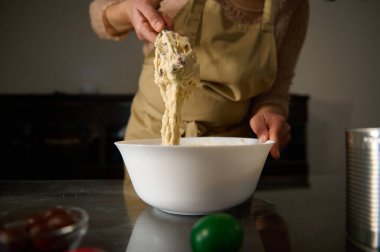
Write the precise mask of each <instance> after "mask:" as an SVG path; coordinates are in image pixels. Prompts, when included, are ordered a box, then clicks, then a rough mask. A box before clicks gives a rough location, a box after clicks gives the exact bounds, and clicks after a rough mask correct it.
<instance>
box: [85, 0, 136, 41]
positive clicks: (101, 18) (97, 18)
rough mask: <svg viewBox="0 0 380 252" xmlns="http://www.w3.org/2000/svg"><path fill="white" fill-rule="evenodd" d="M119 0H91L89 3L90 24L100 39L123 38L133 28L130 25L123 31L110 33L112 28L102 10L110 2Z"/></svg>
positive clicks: (113, 2)
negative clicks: (115, 33) (129, 27)
mask: <svg viewBox="0 0 380 252" xmlns="http://www.w3.org/2000/svg"><path fill="white" fill-rule="evenodd" d="M120 1H121V0H93V1H92V2H91V4H90V8H89V13H90V20H91V26H92V29H93V30H94V32H95V33H96V34H97V35H98V36H99V37H100V38H102V39H111V40H116V41H119V40H121V39H123V38H124V37H125V36H126V35H127V34H128V32H129V31H130V30H131V29H132V28H133V27H132V25H131V29H129V30H128V31H126V32H124V33H120V34H117V35H112V34H114V33H112V32H111V31H112V30H113V28H112V27H111V26H110V24H109V23H108V21H107V18H106V16H105V15H104V11H105V10H106V9H107V7H109V6H110V5H112V4H115V3H117V2H120Z"/></svg>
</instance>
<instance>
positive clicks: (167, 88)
mask: <svg viewBox="0 0 380 252" xmlns="http://www.w3.org/2000/svg"><path fill="white" fill-rule="evenodd" d="M154 45H155V48H156V49H155V58H154V61H153V63H154V80H155V83H156V85H158V86H159V88H160V92H161V96H162V98H163V100H164V103H165V112H164V115H163V117H162V128H161V137H162V145H178V144H179V142H180V137H181V134H180V126H181V109H182V105H183V102H184V100H185V99H186V98H187V97H188V96H189V94H190V93H191V92H192V90H193V89H194V88H195V86H196V85H197V84H198V83H199V64H198V63H197V58H196V55H195V52H194V51H193V50H192V48H191V45H190V42H189V39H188V38H187V37H185V36H181V35H179V34H177V33H175V32H173V31H167V30H164V31H162V32H160V33H159V34H158V36H157V39H156V41H155V43H154Z"/></svg>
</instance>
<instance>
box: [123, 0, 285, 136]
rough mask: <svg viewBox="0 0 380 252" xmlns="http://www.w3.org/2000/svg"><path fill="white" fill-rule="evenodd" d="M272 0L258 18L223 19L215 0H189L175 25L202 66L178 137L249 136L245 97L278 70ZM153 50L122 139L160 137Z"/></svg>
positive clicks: (267, 86)
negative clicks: (249, 21)
mask: <svg viewBox="0 0 380 252" xmlns="http://www.w3.org/2000/svg"><path fill="white" fill-rule="evenodd" d="M273 21H274V0H266V1H265V4H264V10H263V16H262V19H261V22H259V23H256V24H243V23H237V22H233V21H231V20H229V19H227V18H226V17H225V15H224V13H223V9H222V7H221V5H220V4H219V3H217V2H216V1H215V0H189V1H188V3H187V4H186V5H185V7H184V8H183V9H182V10H181V11H180V12H179V13H178V15H177V16H176V17H175V19H174V23H175V27H174V30H175V31H177V32H180V33H181V34H183V35H186V36H188V37H189V38H190V41H191V42H192V46H193V48H194V49H195V51H196V54H197V58H198V62H199V64H200V66H201V72H200V78H201V83H200V86H199V87H197V88H196V89H195V91H194V92H193V94H192V95H191V96H190V97H189V99H188V100H186V101H185V102H184V105H183V109H182V121H183V123H182V127H181V135H182V136H210V135H213V136H250V135H251V130H250V127H249V120H248V119H249V118H248V116H249V113H250V99H251V98H252V97H255V96H257V95H259V94H261V93H263V92H265V91H267V90H269V89H270V87H271V86H272V84H273V81H274V78H275V75H276V71H277V56H276V45H275V38H274V25H273V23H274V22H273ZM153 57H154V51H152V52H151V53H150V54H149V55H147V56H146V58H145V61H144V65H143V69H142V73H141V76H140V81H139V91H138V92H137V94H136V96H135V98H134V101H133V104H132V109H131V117H130V120H129V122H128V127H127V130H126V135H125V138H126V139H139V138H159V137H160V130H161V119H162V115H163V113H164V111H165V107H164V102H163V100H162V97H161V94H160V91H159V88H158V87H157V86H156V85H155V83H154V67H153Z"/></svg>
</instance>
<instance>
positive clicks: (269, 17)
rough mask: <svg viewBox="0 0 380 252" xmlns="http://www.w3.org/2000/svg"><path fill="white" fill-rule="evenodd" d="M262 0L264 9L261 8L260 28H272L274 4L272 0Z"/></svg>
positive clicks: (264, 29) (267, 29)
mask: <svg viewBox="0 0 380 252" xmlns="http://www.w3.org/2000/svg"><path fill="white" fill-rule="evenodd" d="M264 1H265V3H264V10H263V17H262V20H261V30H263V31H269V30H272V29H273V24H274V11H275V4H274V0H264Z"/></svg>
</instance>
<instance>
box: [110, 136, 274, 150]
mask: <svg viewBox="0 0 380 252" xmlns="http://www.w3.org/2000/svg"><path fill="white" fill-rule="evenodd" d="M181 139H188V140H192V139H218V140H223V139H235V140H242V141H249V142H244V143H243V144H225V145H214V144H211V145H207V144H205V145H181V144H179V145H161V138H146V139H129V140H121V141H116V142H114V144H115V145H116V146H133V147H140V148H141V147H144V148H147V147H149V148H160V149H162V148H165V149H194V148H196V149H198V148H213V149H215V148H234V147H235V148H236V147H239V148H245V147H252V146H259V145H273V144H274V143H275V141H273V140H267V141H266V142H264V143H260V142H255V143H254V142H251V141H252V140H257V141H258V139H257V138H248V137H214V136H212V137H184V138H181Z"/></svg>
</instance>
